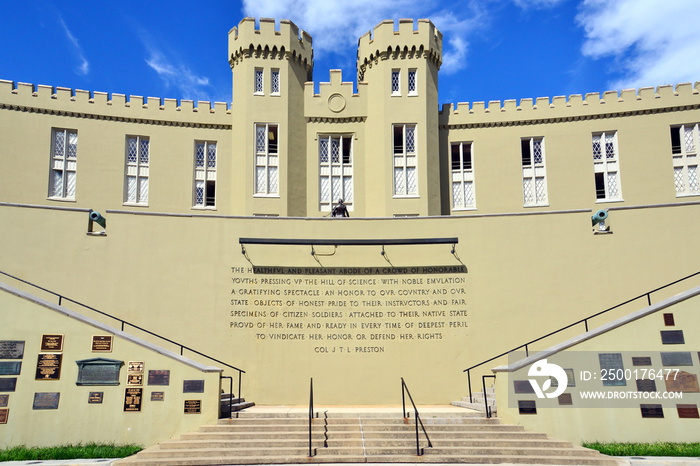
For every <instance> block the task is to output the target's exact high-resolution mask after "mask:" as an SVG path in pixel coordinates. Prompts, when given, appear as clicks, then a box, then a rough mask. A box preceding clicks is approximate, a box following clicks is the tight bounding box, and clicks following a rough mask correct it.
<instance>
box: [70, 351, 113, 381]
mask: <svg viewBox="0 0 700 466" xmlns="http://www.w3.org/2000/svg"><path fill="white" fill-rule="evenodd" d="M75 363H76V364H77V365H78V381H77V382H75V384H76V385H119V370H120V369H121V367H122V366H123V365H124V361H117V360H116V359H105V358H94V359H82V360H80V361H75Z"/></svg>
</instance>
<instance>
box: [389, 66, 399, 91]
mask: <svg viewBox="0 0 700 466" xmlns="http://www.w3.org/2000/svg"><path fill="white" fill-rule="evenodd" d="M391 95H401V70H391Z"/></svg>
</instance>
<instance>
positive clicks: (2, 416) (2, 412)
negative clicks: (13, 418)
mask: <svg viewBox="0 0 700 466" xmlns="http://www.w3.org/2000/svg"><path fill="white" fill-rule="evenodd" d="M8 417H10V410H9V409H7V408H4V409H0V424H7V418H8Z"/></svg>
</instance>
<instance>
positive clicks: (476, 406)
mask: <svg viewBox="0 0 700 466" xmlns="http://www.w3.org/2000/svg"><path fill="white" fill-rule="evenodd" d="M484 398H486V402H484ZM486 403H488V407H489V408H488V409H489V410H490V411H491V415H493V416H495V415H496V394H495V393H494V389H493V388H486V395H484V392H476V393H472V400H471V401H470V400H469V397H468V396H465V397H462V399H461V400H459V401H453V402H452V403H450V404H451V405H452V406H458V407H460V408H467V409H473V410H475V411H479V412H480V413H484V412H485V411H486Z"/></svg>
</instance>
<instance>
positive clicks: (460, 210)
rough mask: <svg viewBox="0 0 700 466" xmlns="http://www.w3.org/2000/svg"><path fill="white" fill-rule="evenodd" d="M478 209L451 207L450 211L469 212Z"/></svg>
mask: <svg viewBox="0 0 700 466" xmlns="http://www.w3.org/2000/svg"><path fill="white" fill-rule="evenodd" d="M475 210H479V209H477V208H476V207H453V208H452V212H470V211H475Z"/></svg>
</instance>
